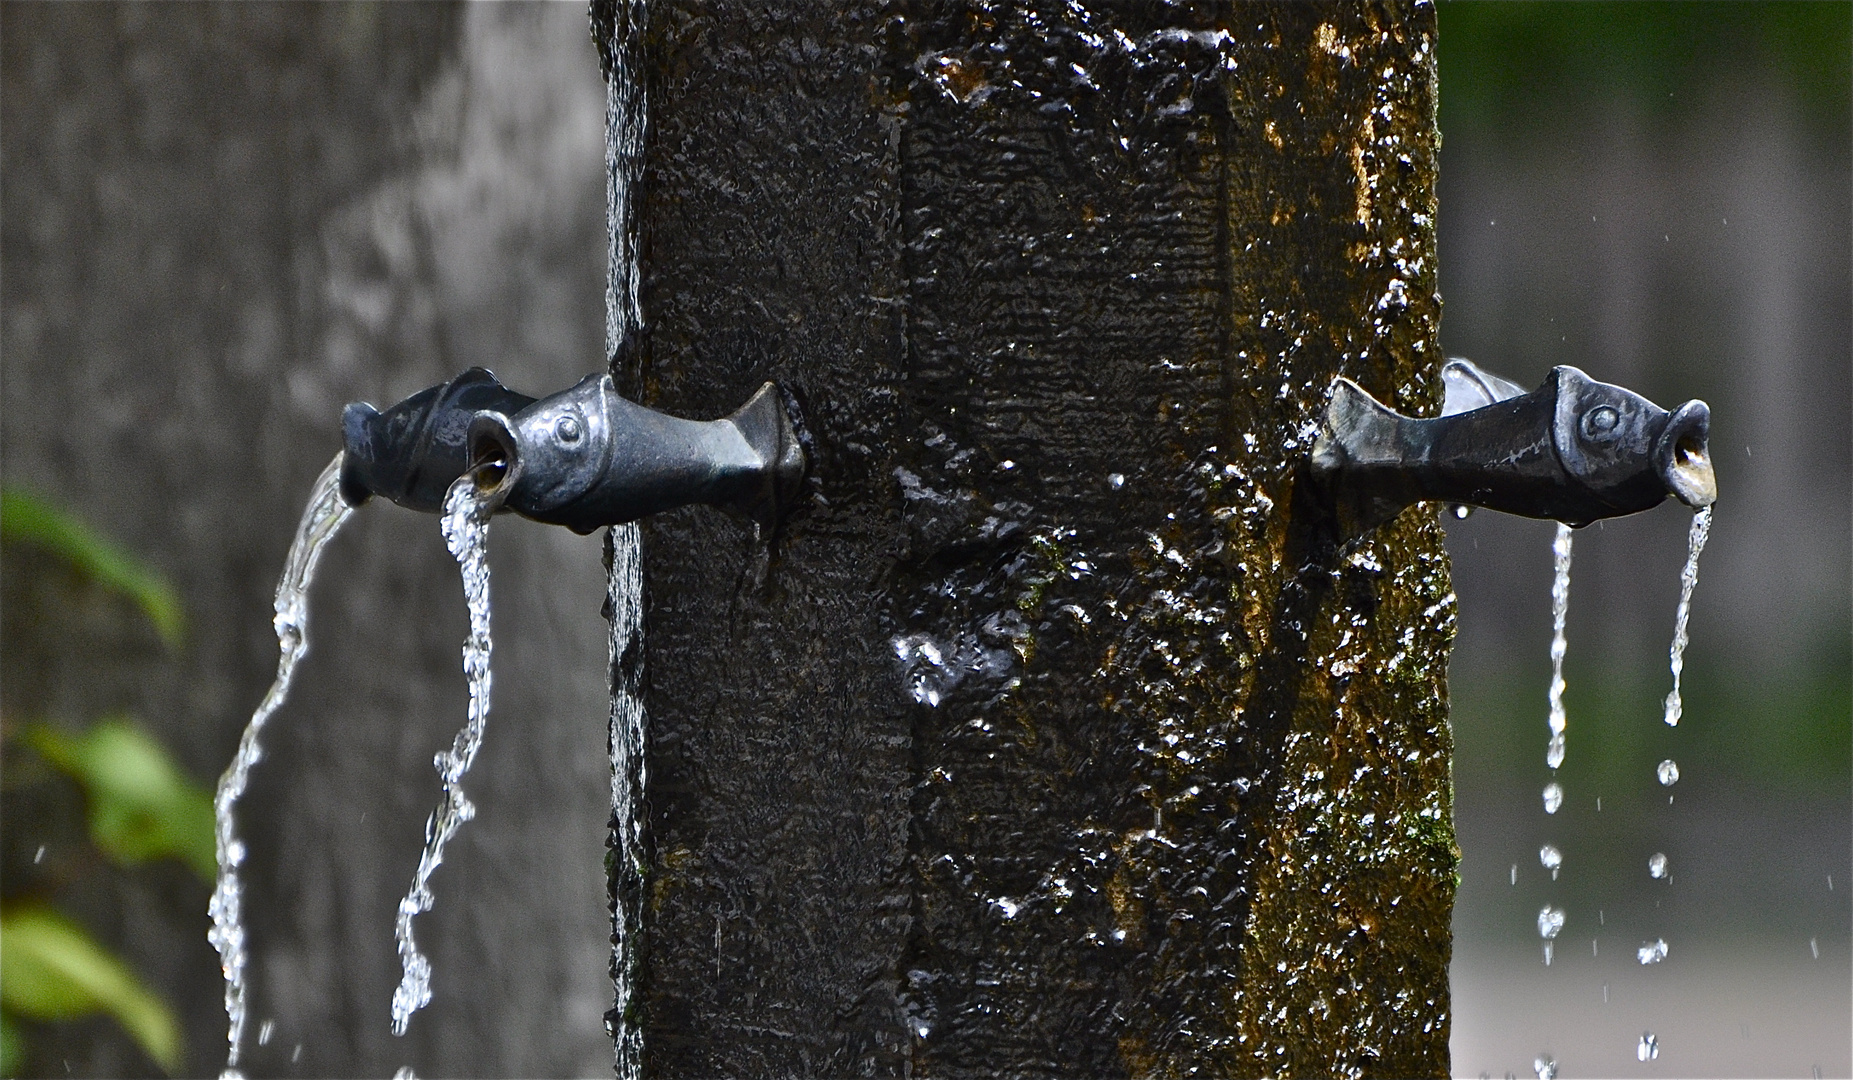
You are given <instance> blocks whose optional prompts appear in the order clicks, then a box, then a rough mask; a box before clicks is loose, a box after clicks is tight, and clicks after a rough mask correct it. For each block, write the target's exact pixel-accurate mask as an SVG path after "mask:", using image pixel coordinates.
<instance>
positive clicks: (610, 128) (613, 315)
mask: <svg viewBox="0 0 1853 1080" xmlns="http://www.w3.org/2000/svg"><path fill="white" fill-rule="evenodd" d="M594 10H595V11H597V10H598V8H597V7H595V8H594ZM608 10H610V11H611V12H612V15H613V16H614V18H613V20H612V21H611V22H610V23H605V22H604V21H603V19H602V18H601V17H599V16H595V17H594V19H593V24H594V36H595V37H597V38H599V48H600V51H601V53H603V54H604V59H605V60H606V61H607V64H606V70H605V241H606V268H607V271H608V272H607V274H606V278H605V355H606V356H608V357H617V356H620V355H621V354H622V353H623V351H624V350H625V348H626V347H627V346H628V345H630V344H632V343H633V342H634V341H635V340H636V338H637V335H638V334H639V333H640V332H641V331H642V329H643V300H642V296H643V274H642V271H641V268H640V266H639V262H638V245H639V243H640V242H641V229H640V228H639V224H638V223H639V220H640V218H639V213H638V198H637V195H638V192H639V181H641V180H642V178H643V155H644V132H645V125H646V122H647V118H648V115H649V103H648V84H647V81H646V80H645V79H644V77H643V71H642V59H643V36H644V33H645V26H646V22H647V20H648V8H647V6H646V5H645V4H644V3H643V0H619V3H617V4H613V5H610V6H609V8H608ZM611 374H612V376H613V377H614V378H622V377H627V376H628V375H630V374H631V373H627V372H620V371H616V370H614V371H613V372H612V373H611ZM620 385H622V384H620ZM605 550H606V554H607V556H608V558H609V562H608V563H607V565H608V567H609V569H610V576H609V579H608V580H607V582H606V594H605V598H606V603H607V605H608V606H609V612H610V620H611V625H610V638H609V643H610V650H611V651H610V671H611V716H610V727H609V729H608V732H607V736H606V738H607V743H606V748H607V750H609V752H610V755H611V835H610V836H609V838H608V839H607V841H606V842H607V843H608V844H609V845H610V848H611V864H610V865H611V874H610V882H609V884H610V888H611V983H612V1007H611V1011H610V1012H608V1013H606V1014H605V1028H606V1031H607V1033H608V1034H609V1035H610V1036H611V1039H612V1068H613V1071H614V1073H615V1075H616V1076H617V1077H618V1080H636V1078H638V1077H640V1076H641V1075H642V1074H643V1031H642V1029H641V1026H640V1025H639V1024H638V1023H637V1022H636V1018H635V1016H634V1013H635V1009H634V1008H633V1007H632V1001H633V999H634V997H635V996H636V993H637V983H638V978H639V972H640V970H641V965H642V956H641V953H640V951H639V941H640V935H641V932H642V928H643V910H644V903H645V899H646V898H645V888H644V882H645V881H646V879H647V877H648V866H647V863H646V861H645V860H646V858H647V855H648V850H647V843H646V825H647V821H646V817H645V813H644V797H645V792H646V789H647V782H648V779H649V771H648V768H647V762H646V760H645V756H644V746H645V722H646V716H645V714H644V708H643V671H644V669H643V547H642V533H641V531H640V530H639V529H638V527H637V525H636V523H634V522H633V523H631V524H627V525H617V526H613V527H612V528H611V529H610V530H609V531H608V535H607V547H606V549H605Z"/></svg>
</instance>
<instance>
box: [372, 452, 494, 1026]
mask: <svg viewBox="0 0 1853 1080" xmlns="http://www.w3.org/2000/svg"><path fill="white" fill-rule="evenodd" d="M494 512H495V507H494V505H493V504H491V503H489V502H487V501H485V500H484V499H483V498H482V496H481V494H480V493H479V491H478V489H477V487H476V478H475V477H474V476H473V475H471V474H468V473H465V474H464V475H463V476H460V477H458V478H457V481H456V483H453V484H452V485H450V490H449V491H447V492H445V493H444V523H443V529H444V544H445V546H446V547H448V548H450V553H451V555H452V556H453V557H455V558H456V560H457V566H458V567H459V569H461V570H462V572H463V598H464V601H465V602H466V603H467V604H468V605H469V609H470V636H469V637H467V638H465V639H464V642H463V674H464V676H465V677H466V678H467V679H468V680H469V684H470V711H469V718H468V719H467V720H466V721H465V722H464V725H463V728H462V730H460V731H458V732H457V737H456V738H455V739H454V740H453V741H452V742H451V747H450V749H449V750H441V751H439V752H438V754H437V756H436V757H435V758H434V759H433V760H432V764H433V765H434V766H436V767H437V771H438V776H439V777H441V778H442V781H443V798H442V801H441V802H439V803H438V807H437V809H436V810H434V811H432V812H431V816H430V817H429V818H428V819H426V821H425V850H424V854H422V855H420V856H419V859H418V873H417V874H416V875H414V876H413V878H412V887H411V889H410V890H408V891H407V892H406V894H405V899H403V900H401V901H399V917H398V920H397V921H396V922H395V924H394V926H393V938H394V939H395V940H396V941H397V942H398V944H399V962H400V964H401V965H402V966H403V967H404V974H403V975H402V976H401V977H400V980H399V987H398V989H396V990H394V991H393V994H392V1033H393V1034H394V1035H404V1034H405V1029H406V1026H407V1025H409V1024H410V1023H411V1022H412V1014H413V1013H415V1012H417V1011H418V1010H419V1009H422V1008H424V1007H425V1006H426V1005H429V1004H430V1003H431V960H430V958H429V957H427V956H425V955H424V954H423V953H421V952H419V951H418V944H417V942H416V941H415V940H414V939H413V937H412V919H413V918H414V917H416V916H417V915H418V914H419V913H420V912H424V911H430V910H431V906H432V904H433V903H435V902H436V897H434V896H433V895H432V893H431V875H432V873H433V872H435V871H436V870H437V868H438V867H439V866H440V865H442V864H443V862H444V845H446V844H448V843H449V842H450V838H451V837H452V836H455V835H456V833H457V829H458V828H459V827H461V826H462V825H463V823H464V822H466V821H468V820H470V819H471V818H473V817H475V816H476V807H475V806H473V805H472V804H471V803H470V800H469V799H468V798H466V797H465V796H464V794H463V774H464V773H467V772H469V771H470V766H471V765H472V764H474V763H475V761H476V752H477V751H478V750H480V749H482V745H483V728H484V727H485V726H486V725H487V724H488V721H489V689H490V676H489V653H490V649H491V647H492V644H493V643H492V642H491V641H490V638H489V546H488V545H489V518H490V516H491V515H492V514H493V513H494Z"/></svg>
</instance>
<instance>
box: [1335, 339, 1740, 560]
mask: <svg viewBox="0 0 1853 1080" xmlns="http://www.w3.org/2000/svg"><path fill="white" fill-rule="evenodd" d="M1451 365H1461V362H1459V361H1453V362H1451ZM1448 374H1452V375H1453V376H1454V381H1455V382H1458V383H1459V384H1460V386H1459V387H1458V389H1459V391H1460V393H1459V395H1458V397H1459V398H1460V401H1459V403H1458V404H1459V406H1461V407H1459V408H1458V411H1452V410H1450V411H1449V412H1447V413H1446V414H1444V415H1443V416H1440V417H1437V418H1435V419H1420V418H1416V417H1410V416H1404V415H1402V414H1400V413H1398V412H1396V411H1394V410H1392V409H1390V408H1389V407H1388V406H1386V405H1384V404H1383V403H1382V402H1379V401H1378V400H1377V399H1376V398H1374V397H1372V396H1371V395H1370V394H1369V393H1367V392H1366V391H1365V390H1364V389H1363V388H1362V387H1360V386H1358V385H1357V384H1356V383H1354V382H1351V381H1350V380H1348V379H1343V378H1341V379H1338V380H1336V381H1335V382H1334V383H1333V387H1332V397H1331V402H1330V404H1329V405H1328V407H1327V409H1326V416H1325V424H1324V427H1323V429H1322V431H1321V432H1320V435H1319V439H1318V441H1317V442H1316V443H1315V444H1314V447H1313V456H1312V465H1313V473H1314V475H1315V477H1317V478H1318V479H1319V480H1320V482H1321V483H1322V484H1323V485H1324V487H1325V488H1326V489H1327V490H1328V491H1329V493H1330V494H1331V497H1332V499H1333V501H1334V504H1335V508H1336V510H1337V513H1338V517H1339V519H1340V522H1341V525H1342V526H1343V527H1344V528H1345V529H1346V531H1347V532H1352V533H1356V532H1362V531H1365V530H1368V529H1370V528H1374V527H1375V526H1376V525H1378V524H1381V523H1382V522H1384V521H1387V520H1389V519H1390V518H1392V517H1394V516H1396V514H1397V513H1399V512H1400V511H1401V510H1402V509H1403V508H1404V507H1406V506H1409V505H1411V504H1412V503H1416V502H1422V501H1425V500H1442V501H1446V502H1450V503H1454V504H1457V505H1464V506H1480V507H1485V508H1487V509H1489V510H1498V511H1500V512H1502V513H1508V514H1518V515H1522V516H1525V517H1539V518H1555V519H1556V520H1558V521H1562V522H1565V523H1567V524H1570V525H1579V526H1580V525H1587V524H1589V523H1590V522H1592V521H1596V520H1598V519H1601V518H1609V517H1618V516H1621V515H1624V514H1633V513H1638V512H1639V511H1642V510H1648V509H1651V508H1653V507H1654V506H1657V505H1659V504H1660V503H1661V502H1662V501H1664V500H1665V498H1666V497H1667V495H1668V494H1671V495H1673V496H1675V497H1676V498H1678V499H1679V500H1680V501H1681V502H1683V503H1685V504H1686V505H1688V506H1693V507H1699V506H1708V505H1710V504H1711V503H1712V502H1713V501H1714V500H1716V498H1717V495H1718V487H1717V479H1716V477H1715V475H1714V474H1713V472H1712V468H1711V462H1710V458H1709V457H1708V456H1707V453H1706V434H1707V428H1708V425H1709V421H1710V412H1709V410H1707V408H1706V406H1705V403H1704V402H1702V401H1689V402H1687V403H1686V404H1684V405H1682V406H1680V407H1679V409H1677V410H1676V411H1674V412H1672V413H1668V412H1667V411H1666V410H1665V409H1662V408H1660V407H1659V406H1658V405H1655V404H1654V403H1653V402H1651V401H1649V400H1647V399H1646V398H1644V397H1642V396H1641V395H1639V394H1636V393H1634V392H1633V391H1632V390H1627V389H1625V388H1623V387H1619V386H1613V385H1610V384H1608V383H1600V382H1597V381H1595V380H1594V379H1591V378H1590V377H1589V376H1587V375H1585V374H1583V373H1582V372H1581V371H1578V370H1577V369H1576V368H1573V367H1559V368H1554V369H1552V371H1551V373H1550V376H1549V377H1548V378H1546V379H1545V381H1544V385H1542V386H1540V387H1539V388H1538V389H1536V390H1534V391H1532V392H1530V393H1528V394H1512V393H1510V392H1509V391H1510V390H1511V389H1514V388H1512V387H1510V384H1505V385H1504V386H1501V385H1498V383H1503V380H1499V381H1498V383H1495V382H1489V381H1487V380H1486V379H1485V378H1478V379H1476V378H1473V377H1472V376H1476V375H1480V376H1483V375H1484V373H1480V372H1478V371H1477V369H1473V368H1472V367H1471V365H1462V367H1461V370H1459V371H1454V372H1451V373H1450V372H1444V376H1446V375H1448ZM1456 389H1457V388H1456V387H1455V386H1453V385H1450V386H1449V391H1450V393H1449V397H1450V399H1454V398H1456V397H1457V395H1456V393H1455V390H1456ZM1481 402H1484V404H1481Z"/></svg>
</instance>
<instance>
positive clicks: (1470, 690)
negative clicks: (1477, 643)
mask: <svg viewBox="0 0 1853 1080" xmlns="http://www.w3.org/2000/svg"><path fill="white" fill-rule="evenodd" d="M1834 644H1839V645H1840V646H1841V647H1839V648H1834V647H1832V646H1833V645H1834ZM1538 668H1539V671H1538V673H1537V678H1535V679H1531V680H1524V679H1521V678H1510V679H1497V680H1479V681H1476V682H1474V683H1471V684H1466V683H1457V684H1456V686H1455V687H1454V691H1455V695H1454V696H1455V702H1454V716H1455V744H1456V753H1457V757H1458V758H1459V759H1460V760H1462V761H1463V762H1467V763H1468V766H1467V767H1465V768H1463V769H1461V770H1460V772H1459V774H1458V775H1459V776H1461V777H1468V776H1471V777H1473V778H1474V779H1473V781H1472V782H1473V783H1475V784H1480V785H1486V786H1489V787H1491V788H1495V789H1500V788H1505V787H1509V786H1511V785H1514V784H1516V785H1518V786H1519V787H1521V788H1526V789H1528V788H1529V787H1530V786H1531V782H1532V781H1533V780H1537V781H1538V782H1539V783H1542V779H1541V777H1542V773H1541V771H1540V770H1541V769H1542V768H1543V762H1544V744H1545V738H1546V731H1545V713H1546V709H1545V685H1546V683H1547V682H1548V681H1549V674H1548V672H1546V671H1544V670H1543V665H1542V664H1540V665H1538ZM1654 676H1655V677H1653V678H1651V679H1646V678H1643V677H1642V675H1641V674H1640V673H1635V672H1626V671H1619V670H1616V669H1614V668H1612V667H1609V666H1608V665H1606V664H1604V663H1603V661H1602V660H1601V659H1600V658H1596V657H1578V656H1577V655H1576V654H1575V652H1574V650H1573V651H1572V653H1571V656H1570V659H1569V660H1568V661H1567V662H1566V664H1565V681H1566V682H1567V683H1568V685H1569V689H1568V691H1567V693H1566V696H1565V700H1566V704H1567V706H1568V708H1569V713H1570V732H1569V739H1570V757H1569V760H1568V762H1567V763H1566V764H1565V766H1564V769H1565V774H1566V776H1570V775H1572V774H1574V779H1575V782H1576V784H1577V786H1578V787H1579V788H1580V789H1583V790H1591V791H1601V790H1606V791H1626V790H1629V789H1630V788H1633V787H1638V786H1639V784H1640V783H1641V782H1642V779H1643V777H1646V776H1648V775H1649V770H1651V769H1652V767H1653V765H1654V764H1655V763H1656V762H1658V761H1659V760H1660V759H1661V758H1663V757H1675V758H1677V760H1678V761H1679V764H1680V768H1681V769H1682V771H1683V772H1684V774H1685V780H1682V783H1684V782H1687V781H1690V780H1700V781H1702V782H1705V783H1716V782H1722V783H1725V784H1727V785H1748V786H1750V787H1752V788H1754V789H1756V790H1762V791H1768V792H1771V793H1779V794H1786V795H1790V796H1807V795H1809V794H1810V793H1840V794H1844V793H1845V790H1846V777H1847V762H1848V760H1849V759H1850V758H1853V725H1849V724H1848V723H1847V717H1848V716H1849V715H1853V677H1850V676H1849V657H1848V655H1847V650H1846V649H1845V647H1844V638H1842V639H1841V642H1840V643H1832V642H1830V643H1827V644H1826V645H1825V646H1824V648H1823V653H1822V655H1818V656H1810V657H1799V658H1797V659H1796V661H1794V662H1793V663H1792V664H1790V665H1788V666H1786V667H1785V668H1783V669H1779V670H1769V671H1749V670H1746V669H1745V668H1744V667H1743V666H1742V665H1740V664H1735V663H1731V662H1730V661H1729V659H1728V658H1726V657H1718V656H1708V655H1688V657H1687V665H1686V675H1685V693H1684V699H1685V718H1684V719H1683V720H1682V721H1681V722H1680V725H1679V727H1678V728H1677V729H1674V728H1668V727H1667V726H1666V725H1665V724H1663V723H1661V722H1660V713H1661V702H1662V700H1663V699H1664V698H1665V696H1666V692H1667V689H1668V685H1669V678H1670V677H1669V676H1668V674H1667V672H1666V670H1665V669H1664V668H1661V669H1660V670H1658V671H1657V672H1655V673H1654ZM1567 782H1568V781H1566V783H1567Z"/></svg>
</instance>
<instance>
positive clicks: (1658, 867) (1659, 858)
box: [1647, 851, 1666, 878]
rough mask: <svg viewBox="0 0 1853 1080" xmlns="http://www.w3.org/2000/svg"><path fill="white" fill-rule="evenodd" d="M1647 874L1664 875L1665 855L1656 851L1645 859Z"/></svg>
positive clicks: (1657, 876)
mask: <svg viewBox="0 0 1853 1080" xmlns="http://www.w3.org/2000/svg"><path fill="white" fill-rule="evenodd" d="M1647 876H1649V877H1652V878H1663V877H1665V876H1666V856H1665V855H1664V854H1662V853H1660V852H1658V851H1656V852H1654V853H1653V854H1652V855H1651V856H1649V857H1648V859H1647Z"/></svg>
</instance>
